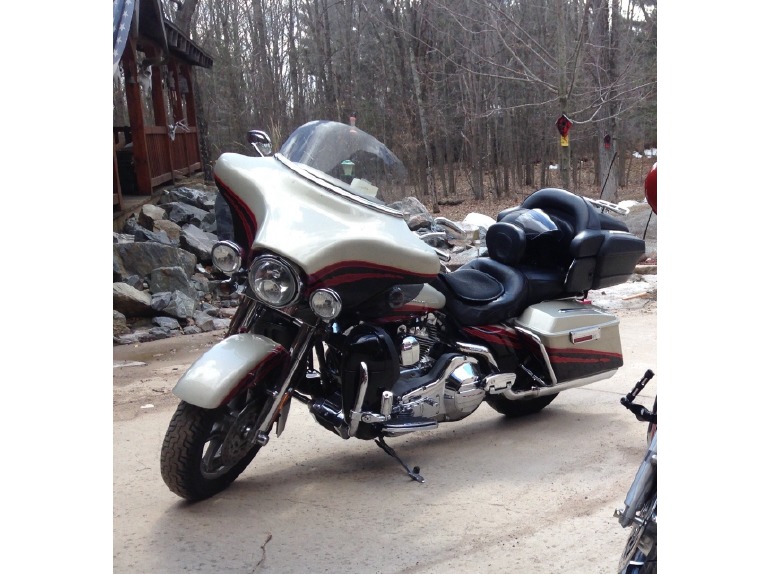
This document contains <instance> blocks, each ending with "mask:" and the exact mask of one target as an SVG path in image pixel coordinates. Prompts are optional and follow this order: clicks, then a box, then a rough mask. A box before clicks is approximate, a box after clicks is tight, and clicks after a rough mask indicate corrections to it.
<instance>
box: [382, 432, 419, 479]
mask: <svg viewBox="0 0 770 574" xmlns="http://www.w3.org/2000/svg"><path fill="white" fill-rule="evenodd" d="M374 442H375V443H376V444H377V446H378V447H380V448H381V449H382V450H384V451H385V452H387V453H388V454H389V455H390V456H392V457H393V458H395V459H396V460H397V461H398V462H400V463H401V466H403V467H404V468H405V469H406V473H407V474H408V475H409V476H410V477H411V479H412V480H416V481H417V482H425V479H424V478H423V477H422V476H420V467H419V466H415V467H414V468H413V469H412V470H409V467H408V466H406V464H404V461H403V460H401V459H400V458H399V457H398V455H397V454H396V451H395V450H393V448H392V447H390V446H389V445H387V444H385V439H384V438H382V437H380V438H376V439H374Z"/></svg>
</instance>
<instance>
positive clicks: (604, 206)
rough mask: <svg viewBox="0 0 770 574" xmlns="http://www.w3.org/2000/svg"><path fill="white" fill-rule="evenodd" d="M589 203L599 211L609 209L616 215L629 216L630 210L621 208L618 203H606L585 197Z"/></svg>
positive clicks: (602, 200)
mask: <svg viewBox="0 0 770 574" xmlns="http://www.w3.org/2000/svg"><path fill="white" fill-rule="evenodd" d="M583 199H585V200H586V201H587V202H588V203H590V204H591V205H593V206H594V207H595V208H597V209H601V210H602V211H604V210H606V209H609V210H610V211H614V212H615V213H619V214H620V215H628V212H629V210H628V209H626V208H625V207H620V206H619V205H618V204H616V203H611V202H609V201H606V200H604V199H591V198H590V197H584V198H583Z"/></svg>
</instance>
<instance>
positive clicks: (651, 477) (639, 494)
mask: <svg viewBox="0 0 770 574" xmlns="http://www.w3.org/2000/svg"><path fill="white" fill-rule="evenodd" d="M653 376H654V373H653V372H652V371H651V370H649V369H648V370H647V372H646V373H645V374H644V376H643V377H642V378H641V379H640V380H639V382H638V383H636V385H635V386H634V388H633V389H632V390H631V392H630V393H628V394H627V395H626V396H625V397H623V398H622V399H620V403H621V404H622V405H623V406H624V407H626V408H627V409H628V410H630V411H631V412H632V413H634V415H636V418H637V420H639V421H642V422H646V423H647V452H646V453H645V455H644V459H643V460H642V463H641V465H639V469H638V470H637V472H636V476H635V477H634V481H633V483H632V484H631V488H629V490H628V494H627V495H626V499H625V501H624V507H623V509H618V510H616V511H615V515H614V516H615V517H616V518H617V519H618V522H620V525H621V526H622V527H623V528H627V527H629V526H630V527H631V532H630V533H629V535H628V540H627V541H626V548H625V550H624V551H623V554H622V555H621V557H620V563H619V565H618V572H619V574H654V573H655V572H657V569H658V536H657V534H658V478H657V477H658V473H657V467H658V413H657V410H658V400H657V397H656V398H655V403H654V405H653V408H652V411H650V410H648V409H647V408H645V407H644V406H643V405H641V404H639V403H636V402H634V401H635V399H636V398H637V395H638V394H639V393H640V392H641V391H642V390H643V389H644V387H645V386H646V385H647V383H648V382H649V381H650V379H652V377H653Z"/></svg>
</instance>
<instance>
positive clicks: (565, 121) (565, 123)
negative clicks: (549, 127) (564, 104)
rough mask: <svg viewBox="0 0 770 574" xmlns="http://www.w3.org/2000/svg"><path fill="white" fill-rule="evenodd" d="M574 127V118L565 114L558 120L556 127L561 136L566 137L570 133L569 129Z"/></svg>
mask: <svg viewBox="0 0 770 574" xmlns="http://www.w3.org/2000/svg"><path fill="white" fill-rule="evenodd" d="M571 127H572V120H570V119H569V118H568V117H567V116H565V115H564V114H562V115H561V117H560V118H559V119H558V120H556V129H557V130H559V134H561V137H563V138H566V137H567V134H568V133H569V129H570V128H571Z"/></svg>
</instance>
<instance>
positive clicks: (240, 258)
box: [210, 239, 243, 276]
mask: <svg viewBox="0 0 770 574" xmlns="http://www.w3.org/2000/svg"><path fill="white" fill-rule="evenodd" d="M219 245H224V246H225V247H228V248H230V249H232V250H233V251H235V254H236V255H237V256H238V265H236V267H235V269H233V270H232V271H223V270H222V269H219V267H217V266H216V264H215V263H214V249H216V248H217V247H218V246H219ZM210 253H211V264H212V265H214V267H216V268H217V270H219V271H221V272H222V273H224V274H225V275H227V276H230V275H232V274H233V273H235V272H236V271H238V269H240V268H241V265H243V249H241V246H240V245H238V244H237V243H236V242H235V241H230V240H229V239H223V240H221V241H217V242H216V243H214V245H212V246H211V251H210Z"/></svg>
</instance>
